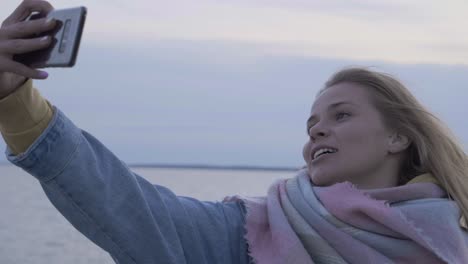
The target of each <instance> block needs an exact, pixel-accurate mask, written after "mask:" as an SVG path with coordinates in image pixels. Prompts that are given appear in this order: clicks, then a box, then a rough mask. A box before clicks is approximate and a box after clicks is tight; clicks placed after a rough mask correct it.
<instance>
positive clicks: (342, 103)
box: [307, 101, 357, 126]
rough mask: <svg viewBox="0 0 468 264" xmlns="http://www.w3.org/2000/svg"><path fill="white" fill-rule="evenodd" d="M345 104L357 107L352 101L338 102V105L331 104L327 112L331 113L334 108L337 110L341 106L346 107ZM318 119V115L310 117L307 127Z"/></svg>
mask: <svg viewBox="0 0 468 264" xmlns="http://www.w3.org/2000/svg"><path fill="white" fill-rule="evenodd" d="M344 104H349V105H352V106H357V105H356V104H355V103H352V102H350V101H340V102H336V103H333V104H330V105H329V106H328V107H327V111H330V110H332V109H334V108H337V107H338V106H341V105H344ZM316 119H317V116H316V115H311V116H310V117H309V119H307V125H308V126H309V125H310V124H312V123H313V122H314V121H315V120H316Z"/></svg>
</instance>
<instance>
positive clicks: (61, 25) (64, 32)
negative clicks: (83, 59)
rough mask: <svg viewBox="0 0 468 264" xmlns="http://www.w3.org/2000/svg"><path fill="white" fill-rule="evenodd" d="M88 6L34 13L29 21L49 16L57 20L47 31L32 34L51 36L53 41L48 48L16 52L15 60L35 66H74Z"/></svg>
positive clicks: (35, 35)
mask: <svg viewBox="0 0 468 264" xmlns="http://www.w3.org/2000/svg"><path fill="white" fill-rule="evenodd" d="M86 13H87V12H86V8H85V7H75V8H68V9H58V10H52V11H50V12H49V13H48V14H47V15H46V16H45V15H44V14H43V13H35V14H32V15H31V16H30V17H29V18H28V19H27V21H33V20H37V19H42V18H47V19H49V20H50V19H53V20H55V21H56V26H55V27H54V28H53V29H52V30H50V31H47V32H41V33H39V34H34V35H32V36H30V37H31V38H41V37H46V36H50V37H51V38H52V39H51V40H52V43H51V45H50V46H48V47H47V48H46V49H42V50H37V51H33V52H29V53H23V54H16V55H15V56H14V58H13V59H14V60H15V61H17V62H20V63H22V64H25V65H28V66H30V67H33V68H46V67H73V66H74V65H75V62H76V58H77V55H78V50H79V46H80V41H81V35H82V32H83V27H84V23H85V19H86Z"/></svg>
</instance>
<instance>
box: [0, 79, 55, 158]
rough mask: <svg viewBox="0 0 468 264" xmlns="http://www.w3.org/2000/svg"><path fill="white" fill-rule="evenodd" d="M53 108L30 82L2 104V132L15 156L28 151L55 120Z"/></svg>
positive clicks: (0, 108) (0, 117)
mask: <svg viewBox="0 0 468 264" xmlns="http://www.w3.org/2000/svg"><path fill="white" fill-rule="evenodd" d="M52 116H53V109H52V105H51V104H50V103H49V102H48V101H47V100H46V99H44V98H43V97H42V96H41V94H40V93H39V91H38V90H37V89H35V88H34V87H33V85H32V80H31V79H29V80H28V81H26V82H25V83H24V84H23V85H22V86H21V87H19V88H18V89H17V90H16V91H15V92H13V93H12V94H10V95H8V96H7V97H5V98H3V99H1V100H0V132H1V133H2V136H3V139H4V140H5V142H6V143H7V145H8V147H9V148H10V149H11V151H12V152H13V154H19V153H22V152H24V151H26V150H27V149H28V148H29V146H30V145H31V144H32V143H33V142H34V141H35V140H36V139H37V138H38V137H39V136H40V135H41V134H42V132H43V131H44V130H45V129H46V128H47V126H48V124H49V122H50V120H52Z"/></svg>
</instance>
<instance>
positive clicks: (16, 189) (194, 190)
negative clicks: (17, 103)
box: [0, 165, 294, 264]
mask: <svg viewBox="0 0 468 264" xmlns="http://www.w3.org/2000/svg"><path fill="white" fill-rule="evenodd" d="M131 170H132V171H134V172H135V173H137V174H139V175H140V176H143V177H144V178H146V179H147V180H149V181H150V182H152V183H154V184H159V185H163V186H166V187H168V188H169V189H171V190H172V191H173V192H174V193H176V194H177V195H182V196H190V197H194V198H197V199H199V200H204V201H220V200H222V199H223V198H224V197H225V196H228V195H234V194H239V195H247V196H264V195H265V194H266V192H267V189H268V186H269V185H270V184H271V183H272V182H274V181H275V180H276V179H280V178H289V177H292V176H293V175H294V172H292V171H245V170H211V169H175V168H174V169H173V168H171V169H162V168H136V167H132V168H131ZM0 212H1V215H0V263H5V264H7V263H8V264H16V263H18V264H20V263H21V264H25V263H35V264H42V263H44V264H45V263H47V264H56V263H57V264H59V263H60V264H63V263H73V264H81V263H83V264H94V263H96V264H98V263H99V264H106V263H114V262H113V261H112V258H111V257H110V256H109V255H108V254H107V253H106V252H105V251H104V250H102V249H101V248H99V247H98V246H96V245H95V244H93V243H92V242H91V241H90V240H88V239H87V238H86V237H85V236H84V235H82V234H81V233H79V232H78V231H77V230H76V229H74V227H73V226H72V225H71V224H70V223H68V222H67V220H66V219H65V218H64V217H63V216H62V215H60V213H59V212H58V211H57V210H56V209H55V208H54V207H53V205H52V204H51V203H50V202H49V200H48V199H47V197H46V195H45V194H44V192H43V191H42V188H41V186H40V185H39V182H38V181H37V180H36V179H35V178H34V177H32V176H31V175H29V174H28V173H26V172H25V171H23V170H21V169H19V168H17V167H15V166H12V165H1V166H0Z"/></svg>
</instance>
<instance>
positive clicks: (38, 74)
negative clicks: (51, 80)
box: [0, 61, 49, 80]
mask: <svg viewBox="0 0 468 264" xmlns="http://www.w3.org/2000/svg"><path fill="white" fill-rule="evenodd" d="M1 64H2V65H3V66H4V67H3V68H2V69H0V71H2V72H12V73H16V74H18V75H21V76H24V77H27V78H31V79H39V80H43V79H46V78H47V77H48V76H49V75H48V74H47V72H44V71H39V70H35V69H32V68H29V67H27V66H25V65H24V64H21V63H18V62H15V61H8V62H6V63H3V62H2V63H1Z"/></svg>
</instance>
